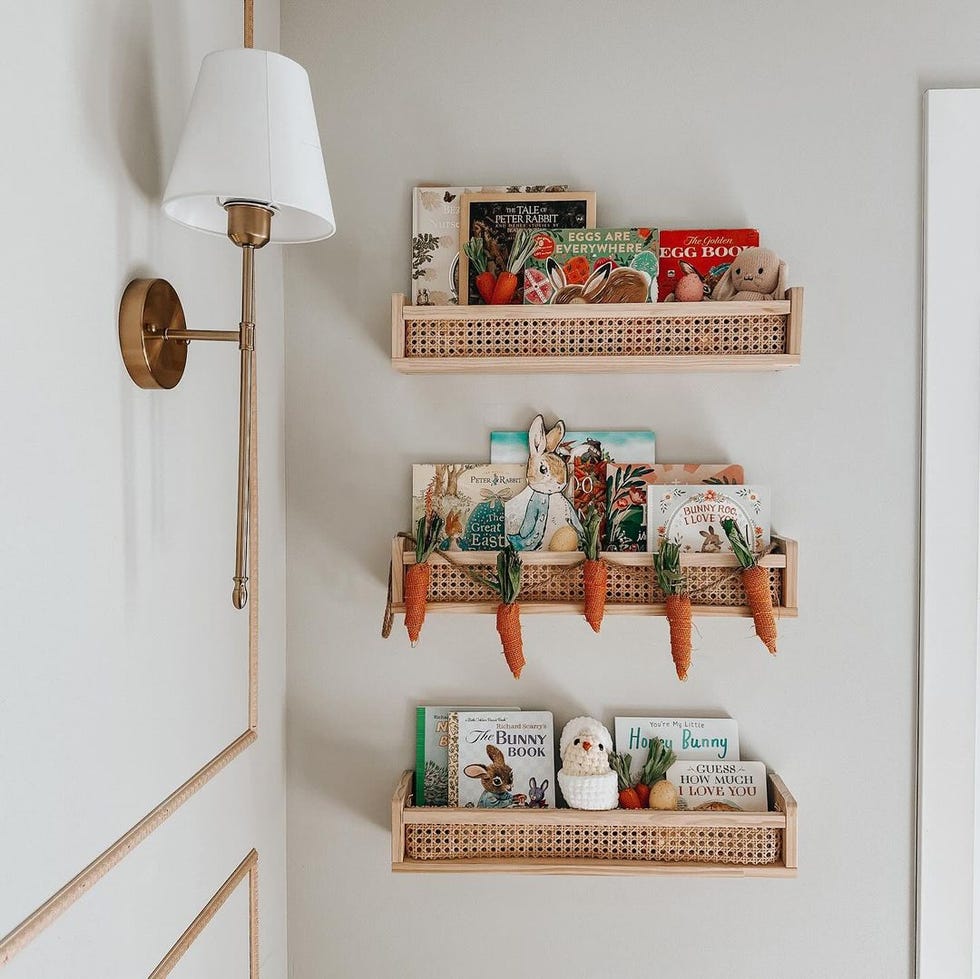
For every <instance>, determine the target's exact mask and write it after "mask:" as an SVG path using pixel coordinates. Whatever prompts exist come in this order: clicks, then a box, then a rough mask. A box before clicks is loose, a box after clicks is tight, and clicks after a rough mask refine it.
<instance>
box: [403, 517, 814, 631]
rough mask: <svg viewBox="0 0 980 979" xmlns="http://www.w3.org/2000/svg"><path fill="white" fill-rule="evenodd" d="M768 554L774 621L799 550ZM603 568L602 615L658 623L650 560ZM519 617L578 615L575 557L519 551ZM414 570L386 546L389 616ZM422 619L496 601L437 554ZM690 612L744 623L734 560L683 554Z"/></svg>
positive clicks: (789, 543)
mask: <svg viewBox="0 0 980 979" xmlns="http://www.w3.org/2000/svg"><path fill="white" fill-rule="evenodd" d="M773 542H774V543H775V545H776V547H775V550H774V551H773V552H772V553H771V554H769V555H767V556H766V557H764V558H763V559H762V560H761V561H760V562H759V563H760V564H761V565H762V566H763V567H765V568H767V569H768V570H769V583H770V589H771V591H772V596H773V605H774V607H775V610H776V616H777V617H778V618H793V617H795V616H796V615H797V604H796V601H797V599H796V584H797V565H798V559H799V546H798V544H797V542H796V541H795V540H790V539H789V538H788V537H779V536H776V535H775V534H774V535H773ZM450 556H451V558H452V560H453V561H454V562H456V564H457V565H459V564H462V565H468V566H471V567H475V568H476V569H477V570H479V571H480V572H481V573H485V572H487V571H491V570H493V569H494V567H495V563H496V560H497V554H496V551H453V552H452V554H451V555H450ZM602 556H603V559H604V560H605V561H606V564H607V565H608V569H609V571H608V584H607V591H606V614H607V615H610V614H611V615H616V614H626V615H663V614H664V605H663V595H662V594H661V592H660V589H659V588H658V586H657V577H656V574H655V572H654V569H653V555H652V554H646V553H643V554H621V553H612V552H608V551H607V552H604V553H603V555H602ZM521 559H522V560H523V562H524V574H523V585H522V588H521V597H520V604H521V614H524V613H535V612H564V613H574V614H577V615H581V614H582V564H581V562H582V559H583V555H582V553H581V552H580V551H572V552H555V551H525V552H523V553H522V554H521ZM414 563H415V551H414V549H413V548H412V547H411V546H410V545H409V544H408V542H407V541H406V539H405V538H404V537H395V538H394V539H393V540H392V551H391V601H392V606H391V607H392V611H393V612H404V611H405V593H404V582H405V568H406V567H407V566H408V565H410V564H414ZM430 563H431V565H432V572H431V577H430V580H429V601H428V604H427V613H428V614H432V613H439V612H462V613H465V612H482V613H492V612H495V611H496V609H497V600H496V599H495V598H494V596H493V594H492V593H491V592H490V590H489V589H488V588H485V587H482V586H481V585H479V584H478V583H477V582H475V581H473V579H472V578H470V576H469V575H468V574H466V572H465V571H464V570H463V569H462V568H460V567H457V566H455V565H453V564H451V563H450V562H449V561H447V560H446V558H445V557H443V556H441V555H440V554H438V553H436V554H434V555H433V556H432V559H431V562H430ZM681 565H682V566H683V567H684V568H685V569H686V573H687V579H688V587H689V590H690V593H691V601H692V603H693V612H694V614H695V615H696V616H698V615H728V616H747V615H750V612H749V609H748V606H747V605H746V604H745V592H744V591H743V589H742V582H741V578H740V576H739V575H738V574H737V573H734V572H736V571H737V567H738V563H737V561H736V560H735V556H734V555H733V554H698V553H690V554H682V555H681Z"/></svg>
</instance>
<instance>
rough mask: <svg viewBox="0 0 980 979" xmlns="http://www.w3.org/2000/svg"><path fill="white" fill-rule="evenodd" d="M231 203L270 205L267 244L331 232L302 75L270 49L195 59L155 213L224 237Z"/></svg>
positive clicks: (323, 173) (315, 134)
mask: <svg viewBox="0 0 980 979" xmlns="http://www.w3.org/2000/svg"><path fill="white" fill-rule="evenodd" d="M232 200H234V201H246V202H249V203H257V204H264V205H266V206H269V207H272V208H273V209H274V210H275V214H274V216H273V218H272V238H271V240H272V241H280V242H299V241H317V240H319V239H320V238H329V237H330V235H332V234H333V233H334V231H336V230H337V229H336V225H335V224H334V217H333V205H332V204H331V202H330V188H329V187H328V186H327V174H326V170H325V169H324V166H323V153H322V152H321V150H320V136H319V133H318V132H317V125H316V115H315V114H314V111H313V95H312V93H311V92H310V80H309V77H308V76H307V74H306V71H305V69H304V68H303V67H302V66H301V65H298V64H297V63H296V62H295V61H291V60H290V59H289V58H284V57H283V56H282V55H281V54H274V53H273V52H271V51H257V50H255V49H253V48H235V49H233V50H229V51H214V52H212V53H211V54H209V55H208V56H207V57H206V58H205V59H204V61H203V62H202V63H201V72H200V74H199V75H198V78H197V86H196V87H195V89H194V96H193V98H192V99H191V106H190V110H189V111H188V113H187V122H186V123H185V125H184V132H183V135H182V136H181V140H180V146H179V148H178V150H177V158H176V160H174V166H173V170H172V171H171V173H170V180H169V181H168V182H167V189H166V191H165V193H164V196H163V210H164V212H165V213H166V214H167V215H168V217H171V218H173V219H174V220H175V221H179V222H180V223H181V224H186V225H188V226H189V227H192V228H199V229H200V230H202V231H211V232H214V233H215V234H221V235H223V234H225V232H226V230H227V223H228V218H227V214H226V213H225V210H224V206H223V205H224V204H226V203H227V202H228V201H232Z"/></svg>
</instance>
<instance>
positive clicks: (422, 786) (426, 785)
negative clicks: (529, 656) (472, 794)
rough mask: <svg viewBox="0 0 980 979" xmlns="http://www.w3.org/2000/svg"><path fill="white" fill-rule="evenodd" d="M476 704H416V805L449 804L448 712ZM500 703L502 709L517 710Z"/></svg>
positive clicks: (469, 708) (466, 708) (471, 708)
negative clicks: (447, 705)
mask: <svg viewBox="0 0 980 979" xmlns="http://www.w3.org/2000/svg"><path fill="white" fill-rule="evenodd" d="M477 709H478V708H476V707H416V708H415V805H417V806H447V805H449V715H450V713H451V712H452V711H454V710H457V711H458V710H464V711H465V710H477ZM518 709H519V708H517V707H506V708H505V707H502V708H501V710H502V711H503V710H518Z"/></svg>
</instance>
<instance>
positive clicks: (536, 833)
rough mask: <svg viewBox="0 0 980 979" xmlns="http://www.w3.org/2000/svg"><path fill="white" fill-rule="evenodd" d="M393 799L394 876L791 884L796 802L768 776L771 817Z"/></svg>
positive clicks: (407, 785) (402, 795) (401, 787)
mask: <svg viewBox="0 0 980 979" xmlns="http://www.w3.org/2000/svg"><path fill="white" fill-rule="evenodd" d="M413 782H414V774H413V773H412V772H411V771H407V772H405V773H404V774H403V775H402V778H401V780H400V781H399V783H398V788H397V789H396V790H395V795H394V797H393V798H392V800H391V869H392V870H393V871H398V872H402V873H404V872H415V873H437V872H443V873H446V872H448V873H466V872H469V873H493V872H497V873H501V872H502V873H511V874H591V875H595V874H615V875H636V874H690V875H699V876H711V877H795V876H796V873H797V807H796V800H795V799H794V798H793V796H792V795H791V794H790V792H789V790H788V789H787V788H786V786H785V784H784V783H783V781H782V779H780V777H779V776H778V775H770V776H769V794H770V806H771V807H772V809H771V811H770V812H657V811H654V810H650V809H639V810H624V809H613V810H610V811H609V812H585V811H583V810H579V809H449V808H416V807H414V806H413V805H412V804H411V803H412V785H413Z"/></svg>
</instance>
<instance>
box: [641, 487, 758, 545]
mask: <svg viewBox="0 0 980 979" xmlns="http://www.w3.org/2000/svg"><path fill="white" fill-rule="evenodd" d="M726 519H731V520H734V521H735V524H736V525H737V526H738V528H739V529H740V530H741V531H742V533H743V534H744V535H745V536H746V540H747V541H748V544H749V546H750V547H751V548H752V550H753V551H754V552H755V553H756V554H761V553H762V551H763V550H765V548H766V547H768V546H769V535H770V529H769V489H768V488H767V487H765V486H704V485H696V486H648V487H647V541H648V543H647V550H648V551H655V550H657V548H658V547H660V542H661V540H663V539H664V538H667V539H668V540H671V541H676V542H677V543H679V544H680V546H681V550H682V551H685V552H690V551H698V552H700V553H702V554H717V553H720V552H730V551H731V549H732V545H731V544H730V543H729V541H728V537H727V535H726V534H725V530H724V528H723V527H722V525H721V522H722V520H726Z"/></svg>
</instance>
